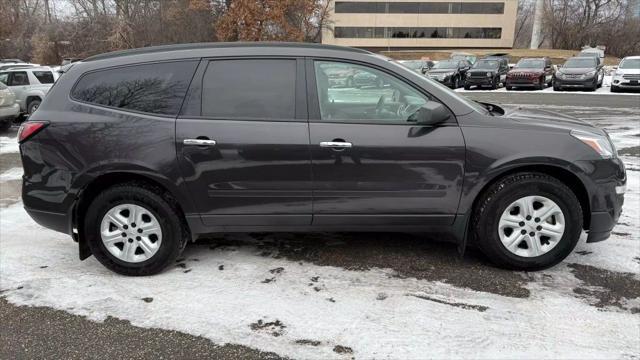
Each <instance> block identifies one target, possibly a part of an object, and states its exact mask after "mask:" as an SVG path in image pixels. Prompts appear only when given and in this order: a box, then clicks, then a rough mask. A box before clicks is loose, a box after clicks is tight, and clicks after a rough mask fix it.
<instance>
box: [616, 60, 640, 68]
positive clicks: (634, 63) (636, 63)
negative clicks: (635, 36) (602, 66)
mask: <svg viewBox="0 0 640 360" xmlns="http://www.w3.org/2000/svg"><path fill="white" fill-rule="evenodd" d="M619 68H620V69H640V59H624V60H622V62H621V63H620V66H619Z"/></svg>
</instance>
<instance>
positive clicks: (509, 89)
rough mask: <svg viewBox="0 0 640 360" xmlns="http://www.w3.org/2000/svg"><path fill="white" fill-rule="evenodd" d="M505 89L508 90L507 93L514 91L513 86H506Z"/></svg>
mask: <svg viewBox="0 0 640 360" xmlns="http://www.w3.org/2000/svg"><path fill="white" fill-rule="evenodd" d="M505 87H506V88H507V91H511V90H513V86H510V85H507V86H505Z"/></svg>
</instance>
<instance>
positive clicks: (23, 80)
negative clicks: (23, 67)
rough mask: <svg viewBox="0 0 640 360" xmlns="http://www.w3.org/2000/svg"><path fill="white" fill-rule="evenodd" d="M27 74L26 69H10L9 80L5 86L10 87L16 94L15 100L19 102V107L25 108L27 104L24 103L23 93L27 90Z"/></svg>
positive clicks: (28, 83)
mask: <svg viewBox="0 0 640 360" xmlns="http://www.w3.org/2000/svg"><path fill="white" fill-rule="evenodd" d="M29 85H30V82H29V75H28V74H27V72H26V71H12V72H9V80H8V83H7V86H9V87H10V88H11V91H13V93H14V94H15V96H16V102H17V103H18V104H20V108H21V109H23V110H26V106H27V104H25V103H24V102H25V100H26V99H25V98H26V96H25V93H26V92H27V91H28V90H29Z"/></svg>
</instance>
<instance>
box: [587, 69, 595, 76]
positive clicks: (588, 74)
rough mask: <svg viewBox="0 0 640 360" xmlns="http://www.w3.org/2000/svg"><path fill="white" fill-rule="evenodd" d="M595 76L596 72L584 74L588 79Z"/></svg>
mask: <svg viewBox="0 0 640 360" xmlns="http://www.w3.org/2000/svg"><path fill="white" fill-rule="evenodd" d="M595 74H596V71H595V70H594V71H589V72H588V73H586V74H584V76H585V77H589V76H594V75H595Z"/></svg>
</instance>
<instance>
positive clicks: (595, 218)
mask: <svg viewBox="0 0 640 360" xmlns="http://www.w3.org/2000/svg"><path fill="white" fill-rule="evenodd" d="M580 163H581V164H580V166H581V167H583V166H588V168H590V169H591V170H592V173H591V174H590V176H589V180H587V183H586V184H585V185H587V191H588V192H589V200H590V209H591V215H590V221H589V227H588V229H587V232H588V237H587V242H589V243H591V242H598V241H602V240H606V239H607V238H609V236H610V235H611V231H612V230H613V228H614V227H615V226H616V224H617V223H618V219H619V218H620V214H622V205H623V204H624V192H625V190H626V184H627V178H626V172H625V168H624V164H623V162H622V160H620V159H619V158H614V159H609V160H598V161H589V162H580ZM594 179H595V180H594Z"/></svg>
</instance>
